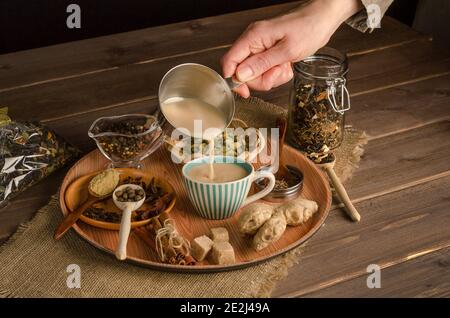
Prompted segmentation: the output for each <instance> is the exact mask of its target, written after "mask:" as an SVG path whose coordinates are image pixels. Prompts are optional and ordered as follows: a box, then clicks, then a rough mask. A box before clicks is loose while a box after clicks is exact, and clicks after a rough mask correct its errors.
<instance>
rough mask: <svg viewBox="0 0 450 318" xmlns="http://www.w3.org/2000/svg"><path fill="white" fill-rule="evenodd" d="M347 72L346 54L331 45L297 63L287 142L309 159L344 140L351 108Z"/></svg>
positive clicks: (291, 95)
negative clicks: (347, 114) (346, 116)
mask: <svg viewBox="0 0 450 318" xmlns="http://www.w3.org/2000/svg"><path fill="white" fill-rule="evenodd" d="M347 72H348V62H347V57H346V55H344V54H342V53H340V52H339V51H337V50H335V49H332V48H329V47H325V48H322V49H321V50H319V51H318V52H317V53H316V54H315V55H313V56H310V57H308V58H306V59H304V60H302V61H300V62H297V63H295V64H294V85H293V88H292V90H291V94H290V104H289V115H288V117H289V118H288V130H287V141H288V143H289V144H290V145H291V146H293V147H295V148H297V149H299V150H300V151H303V152H305V153H307V154H308V156H309V157H310V158H311V157H312V158H317V157H320V156H321V155H324V154H326V153H328V151H330V150H333V149H335V148H336V147H338V146H339V145H340V144H341V142H342V139H343V137H344V121H345V118H344V117H345V116H344V112H345V111H346V110H348V109H350V97H349V94H348V91H347V88H346V86H345V83H346V76H347Z"/></svg>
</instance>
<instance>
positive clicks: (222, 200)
mask: <svg viewBox="0 0 450 318" xmlns="http://www.w3.org/2000/svg"><path fill="white" fill-rule="evenodd" d="M209 162H210V158H209V157H202V158H198V159H194V160H192V161H190V162H188V163H186V164H185V165H184V167H183V169H182V174H183V181H184V186H185V188H186V191H187V193H188V195H189V199H190V201H191V203H192V205H193V206H194V207H195V210H196V211H197V213H198V214H199V215H200V216H202V217H203V218H206V219H211V220H222V219H226V218H229V217H231V216H233V215H234V213H236V211H238V210H239V208H240V207H242V206H244V205H246V204H249V203H251V202H254V201H256V200H259V199H261V198H262V197H264V196H266V195H267V194H269V193H270V192H271V191H272V189H273V187H274V186H275V176H274V175H273V173H271V172H269V171H255V169H254V168H253V165H252V164H250V163H248V162H246V161H244V160H241V159H237V158H234V157H226V156H215V157H214V162H215V163H228V164H235V165H240V166H241V167H242V168H244V169H245V171H247V175H246V176H245V177H244V178H241V179H239V180H235V181H231V182H224V183H210V182H202V181H198V180H194V179H192V178H191V177H190V176H189V171H190V170H191V169H192V168H194V167H195V166H198V165H202V164H205V163H209ZM260 178H267V179H269V183H268V185H267V186H266V187H265V188H264V189H263V190H261V191H259V192H258V193H256V194H253V195H251V196H248V193H249V191H250V188H251V185H252V183H253V182H254V181H255V180H258V179H260Z"/></svg>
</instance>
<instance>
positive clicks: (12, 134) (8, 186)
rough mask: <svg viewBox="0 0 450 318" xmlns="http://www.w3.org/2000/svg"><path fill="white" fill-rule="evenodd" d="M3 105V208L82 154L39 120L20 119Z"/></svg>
mask: <svg viewBox="0 0 450 318" xmlns="http://www.w3.org/2000/svg"><path fill="white" fill-rule="evenodd" d="M7 112H8V109H7V108H0V208H2V207H4V206H6V204H7V203H8V201H9V200H10V199H11V198H13V197H15V196H16V195H18V194H19V193H20V192H22V191H24V190H25V189H27V188H29V187H31V186H32V185H34V184H36V183H37V182H39V181H40V180H42V179H44V178H45V177H47V176H48V175H49V174H51V173H52V172H54V171H55V170H57V169H59V168H61V167H62V166H64V165H65V164H67V163H68V162H70V161H72V160H73V159H75V158H76V157H78V155H79V151H78V150H77V149H75V148H74V147H72V146H71V145H69V144H68V143H67V142H65V141H64V140H63V139H62V138H61V137H59V136H57V135H56V134H55V133H54V132H52V131H51V130H49V129H47V128H45V127H44V126H42V125H40V124H38V123H31V122H23V123H22V122H16V121H12V120H11V119H10V118H9V117H8V114H7Z"/></svg>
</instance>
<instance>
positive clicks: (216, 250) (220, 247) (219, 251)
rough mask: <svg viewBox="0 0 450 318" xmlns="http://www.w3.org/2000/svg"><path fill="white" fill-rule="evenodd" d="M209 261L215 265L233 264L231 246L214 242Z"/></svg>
mask: <svg viewBox="0 0 450 318" xmlns="http://www.w3.org/2000/svg"><path fill="white" fill-rule="evenodd" d="M209 260H210V261H211V262H212V263H213V264H216V265H223V264H233V263H235V262H236V259H235V256H234V249H233V246H231V244H230V243H229V242H214V245H213V246H212V249H211V253H210V254H209Z"/></svg>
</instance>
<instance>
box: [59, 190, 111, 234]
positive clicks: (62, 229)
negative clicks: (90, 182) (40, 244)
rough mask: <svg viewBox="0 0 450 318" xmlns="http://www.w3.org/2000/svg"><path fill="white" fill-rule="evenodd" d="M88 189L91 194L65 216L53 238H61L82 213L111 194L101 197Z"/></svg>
mask: <svg viewBox="0 0 450 318" xmlns="http://www.w3.org/2000/svg"><path fill="white" fill-rule="evenodd" d="M88 191H89V196H88V198H87V200H86V201H84V202H83V203H82V204H81V205H80V206H78V207H77V208H76V209H75V210H73V211H72V212H70V213H69V214H67V215H66V217H65V218H64V220H63V221H62V222H61V224H59V226H58V227H57V229H56V231H55V234H54V235H53V238H54V239H55V240H59V239H60V238H61V237H62V236H63V235H64V234H65V233H66V232H67V230H69V229H70V228H71V227H72V225H74V224H75V223H76V222H77V221H78V219H79V218H80V216H81V214H83V212H84V211H86V209H88V208H89V207H91V206H92V205H93V204H94V203H97V202H99V201H101V200H103V199H105V198H107V197H108V196H110V195H111V194H109V195H106V196H101V197H100V196H98V195H96V194H95V193H93V192H92V191H91V189H88Z"/></svg>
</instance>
